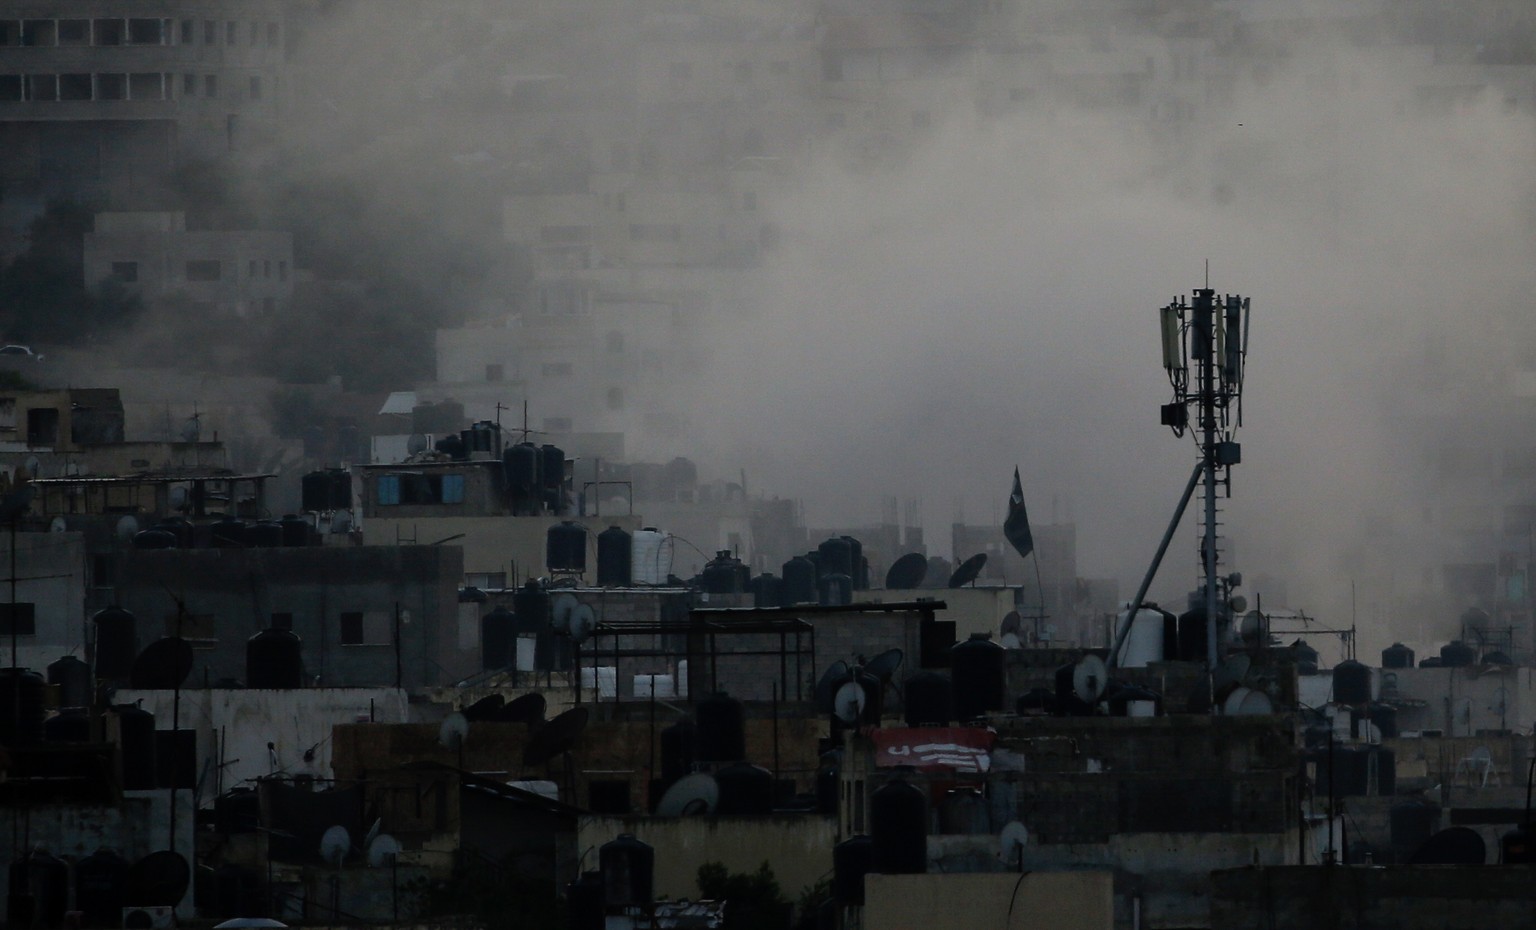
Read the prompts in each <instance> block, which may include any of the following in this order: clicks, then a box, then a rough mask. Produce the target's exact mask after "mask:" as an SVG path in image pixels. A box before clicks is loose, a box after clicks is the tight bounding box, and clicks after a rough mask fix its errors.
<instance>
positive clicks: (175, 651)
mask: <svg viewBox="0 0 1536 930" xmlns="http://www.w3.org/2000/svg"><path fill="white" fill-rule="evenodd" d="M190 674H192V644H191V643H188V642H187V641H186V640H184V639H182V638H181V637H179V636H167V637H165V638H164V639H157V640H155V641H154V642H152V643H150V644H149V645H148V646H145V647H144V651H143V652H140V653H139V655H138V658H136V659H134V660H133V665H132V666H131V667H130V668H129V669H128V687H130V688H142V689H144V690H146V691H170V690H173V689H175V688H179V687H181V683H182V682H184V681H186V680H187V676H188V675H190Z"/></svg>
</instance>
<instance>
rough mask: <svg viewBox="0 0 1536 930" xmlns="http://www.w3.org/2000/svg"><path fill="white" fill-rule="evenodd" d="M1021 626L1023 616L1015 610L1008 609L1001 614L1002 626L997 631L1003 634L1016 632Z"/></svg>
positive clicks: (1022, 624)
mask: <svg viewBox="0 0 1536 930" xmlns="http://www.w3.org/2000/svg"><path fill="white" fill-rule="evenodd" d="M1022 626H1024V618H1023V617H1021V616H1019V612H1018V611H1017V610H1010V611H1008V613H1006V614H1004V615H1003V626H1002V629H1000V630H999V631H998V632H1000V633H1004V634H1007V633H1017V632H1019V629H1020V628H1021V627H1022Z"/></svg>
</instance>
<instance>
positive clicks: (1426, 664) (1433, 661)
mask: <svg viewBox="0 0 1536 930" xmlns="http://www.w3.org/2000/svg"><path fill="white" fill-rule="evenodd" d="M1419 668H1445V663H1444V662H1441V661H1440V657H1439V656H1427V657H1425V658H1422V659H1420V660H1419Z"/></svg>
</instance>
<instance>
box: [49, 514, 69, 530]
mask: <svg viewBox="0 0 1536 930" xmlns="http://www.w3.org/2000/svg"><path fill="white" fill-rule="evenodd" d="M68 529H69V524H68V523H65V522H64V518H63V517H54V518H53V520H51V521H50V522H49V523H48V532H50V533H63V532H65V531H66V530H68Z"/></svg>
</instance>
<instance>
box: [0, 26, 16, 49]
mask: <svg viewBox="0 0 1536 930" xmlns="http://www.w3.org/2000/svg"><path fill="white" fill-rule="evenodd" d="M20 44H21V21H20V20H17V19H0V46H6V45H20Z"/></svg>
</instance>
